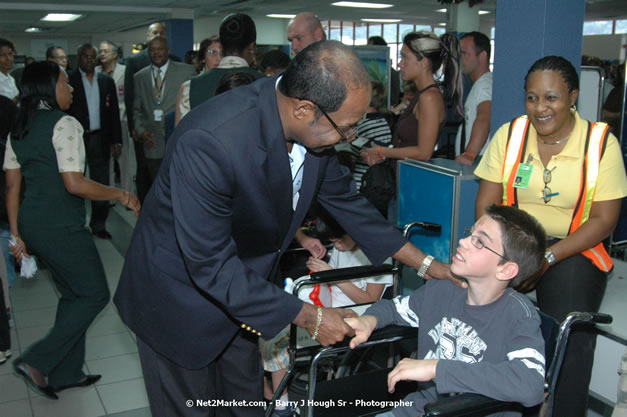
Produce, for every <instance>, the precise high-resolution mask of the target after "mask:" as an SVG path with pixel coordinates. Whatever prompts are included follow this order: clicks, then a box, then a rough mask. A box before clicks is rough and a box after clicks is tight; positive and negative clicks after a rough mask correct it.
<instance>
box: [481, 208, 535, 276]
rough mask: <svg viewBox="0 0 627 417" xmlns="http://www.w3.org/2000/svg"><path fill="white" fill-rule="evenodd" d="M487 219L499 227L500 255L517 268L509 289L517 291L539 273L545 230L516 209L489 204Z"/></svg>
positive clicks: (523, 212)
mask: <svg viewBox="0 0 627 417" xmlns="http://www.w3.org/2000/svg"><path fill="white" fill-rule="evenodd" d="M486 215H487V216H488V217H490V218H491V219H493V220H495V221H496V222H497V223H498V224H499V225H500V226H501V235H502V238H501V240H502V241H503V255H504V256H505V258H507V260H508V261H510V262H515V263H517V264H518V275H516V277H515V278H514V279H512V280H510V282H509V285H508V286H509V287H517V286H519V285H520V284H522V283H523V281H525V280H527V279H528V278H530V277H531V276H533V275H534V274H535V273H536V272H538V271H539V270H540V267H541V266H542V263H543V262H544V252H545V251H546V233H545V231H544V228H543V227H542V225H541V224H540V223H539V222H538V221H537V220H536V219H535V218H534V217H533V216H531V215H530V214H529V213H527V212H525V211H523V210H520V209H518V208H515V207H510V206H499V205H496V204H492V205H491V206H490V207H488V208H487V209H486Z"/></svg>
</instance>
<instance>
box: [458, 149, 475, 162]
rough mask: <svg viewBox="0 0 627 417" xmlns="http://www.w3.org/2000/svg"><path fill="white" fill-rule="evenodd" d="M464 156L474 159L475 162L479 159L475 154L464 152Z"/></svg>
mask: <svg viewBox="0 0 627 417" xmlns="http://www.w3.org/2000/svg"><path fill="white" fill-rule="evenodd" d="M462 155H464V156H467V157H468V158H470V159H472V160H473V161H474V160H475V159H476V158H477V155H475V154H474V153H470V152H468V151H466V152H464V153H463V154H462Z"/></svg>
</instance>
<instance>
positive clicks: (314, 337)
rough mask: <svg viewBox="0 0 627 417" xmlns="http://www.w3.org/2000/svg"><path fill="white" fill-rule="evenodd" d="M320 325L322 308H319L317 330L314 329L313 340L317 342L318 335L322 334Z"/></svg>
mask: <svg viewBox="0 0 627 417" xmlns="http://www.w3.org/2000/svg"><path fill="white" fill-rule="evenodd" d="M320 324H322V307H318V317H316V328H315V329H314V334H313V336H311V340H316V339H317V338H318V333H320Z"/></svg>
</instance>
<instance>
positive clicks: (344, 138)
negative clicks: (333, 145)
mask: <svg viewBox="0 0 627 417" xmlns="http://www.w3.org/2000/svg"><path fill="white" fill-rule="evenodd" d="M299 100H307V101H311V102H312V103H313V104H314V106H316V107H317V108H318V110H320V113H322V114H323V115H324V117H326V118H327V120H328V121H329V123H331V126H333V129H335V131H336V132H337V133H339V134H340V142H339V143H346V142H350V141H351V140H353V139H354V138H355V136H356V135H357V125H356V124H355V125H353V126H348V127H344V128H342V127H339V126H338V125H337V124H336V123H335V122H334V121H333V119H331V116H329V115H328V114H327V112H325V111H324V110H322V107H320V106H319V105H318V103H316V102H315V101H313V100H310V99H307V98H299Z"/></svg>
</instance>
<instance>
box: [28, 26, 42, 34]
mask: <svg viewBox="0 0 627 417" xmlns="http://www.w3.org/2000/svg"><path fill="white" fill-rule="evenodd" d="M24 32H28V33H37V32H43V29H42V28H37V27H30V28H26V29H24Z"/></svg>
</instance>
